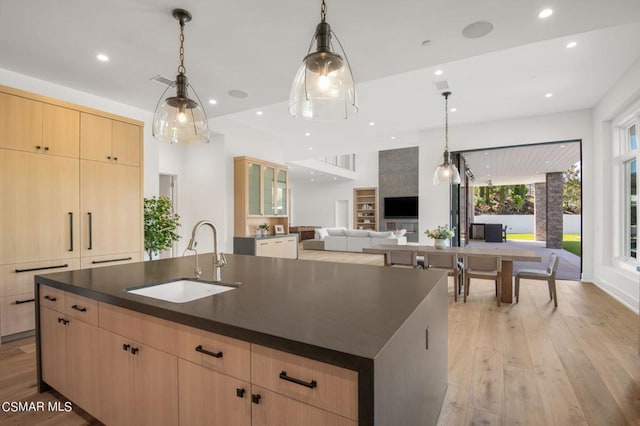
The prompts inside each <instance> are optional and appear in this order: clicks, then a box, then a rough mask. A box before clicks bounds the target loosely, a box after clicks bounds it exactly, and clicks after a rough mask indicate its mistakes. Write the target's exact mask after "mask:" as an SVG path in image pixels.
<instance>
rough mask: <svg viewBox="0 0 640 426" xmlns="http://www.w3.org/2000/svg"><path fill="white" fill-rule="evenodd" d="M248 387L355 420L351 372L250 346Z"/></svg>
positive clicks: (355, 398) (354, 384) (354, 376)
mask: <svg viewBox="0 0 640 426" xmlns="http://www.w3.org/2000/svg"><path fill="white" fill-rule="evenodd" d="M251 383H255V384H257V385H259V386H262V387H265V388H267V389H269V390H272V391H275V392H278V393H280V394H283V395H286V396H289V397H291V398H294V399H297V400H299V401H302V402H305V403H307V404H310V405H313V406H315V407H318V408H322V409H325V410H328V411H331V412H333V413H336V414H340V415H341V416H344V417H347V418H350V419H353V420H357V419H358V373H357V372H355V371H352V370H347V369H346V368H342V367H337V366H335V365H330V364H326V363H324V362H320V361H314V360H311V359H308V358H304V357H300V356H297V355H292V354H289V353H286V352H281V351H277V350H275V349H270V348H266V347H264V346H259V345H251Z"/></svg>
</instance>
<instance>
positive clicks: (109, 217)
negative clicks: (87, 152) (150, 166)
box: [80, 160, 142, 257]
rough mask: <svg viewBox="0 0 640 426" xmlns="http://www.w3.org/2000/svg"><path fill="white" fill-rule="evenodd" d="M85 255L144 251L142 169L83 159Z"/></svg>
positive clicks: (82, 208) (82, 212)
mask: <svg viewBox="0 0 640 426" xmlns="http://www.w3.org/2000/svg"><path fill="white" fill-rule="evenodd" d="M80 176H81V180H82V185H81V186H82V188H81V198H80V199H81V206H80V212H81V215H82V219H81V223H82V251H81V254H82V256H83V257H84V256H100V255H108V254H115V253H130V252H135V251H141V244H142V234H141V232H142V199H141V195H140V169H139V168H138V167H130V166H120V165H116V164H108V163H101V162H97V161H87V160H81V161H80Z"/></svg>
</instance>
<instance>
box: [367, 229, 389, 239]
mask: <svg viewBox="0 0 640 426" xmlns="http://www.w3.org/2000/svg"><path fill="white" fill-rule="evenodd" d="M369 236H370V237H371V238H393V237H395V235H394V234H393V231H387V232H375V231H369Z"/></svg>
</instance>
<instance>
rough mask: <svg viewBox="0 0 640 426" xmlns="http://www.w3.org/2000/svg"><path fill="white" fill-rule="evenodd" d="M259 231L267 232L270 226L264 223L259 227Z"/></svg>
mask: <svg viewBox="0 0 640 426" xmlns="http://www.w3.org/2000/svg"><path fill="white" fill-rule="evenodd" d="M258 229H264V230H265V231H268V230H269V225H268V224H266V223H262V224H260V225H258Z"/></svg>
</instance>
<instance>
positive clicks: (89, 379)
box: [66, 293, 100, 418]
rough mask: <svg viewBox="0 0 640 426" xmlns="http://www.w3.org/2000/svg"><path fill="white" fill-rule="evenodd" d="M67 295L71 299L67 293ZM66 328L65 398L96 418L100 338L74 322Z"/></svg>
mask: <svg viewBox="0 0 640 426" xmlns="http://www.w3.org/2000/svg"><path fill="white" fill-rule="evenodd" d="M68 295H71V293H69V294H68ZM67 319H68V320H69V323H68V324H67V365H68V368H69V369H68V376H67V377H68V380H69V386H68V389H69V391H68V395H66V396H67V397H68V398H69V399H71V400H72V401H73V402H74V403H76V404H78V405H79V406H80V407H82V408H83V409H84V410H85V411H87V412H88V413H90V414H91V415H92V416H94V417H98V418H100V413H99V412H98V410H99V409H100V377H99V373H100V366H99V362H100V352H99V347H100V337H99V334H98V327H96V326H93V325H90V324H87V323H86V322H84V321H80V320H78V319H75V318H69V317H67Z"/></svg>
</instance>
